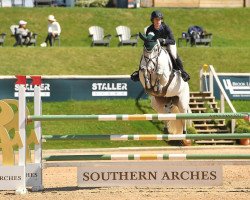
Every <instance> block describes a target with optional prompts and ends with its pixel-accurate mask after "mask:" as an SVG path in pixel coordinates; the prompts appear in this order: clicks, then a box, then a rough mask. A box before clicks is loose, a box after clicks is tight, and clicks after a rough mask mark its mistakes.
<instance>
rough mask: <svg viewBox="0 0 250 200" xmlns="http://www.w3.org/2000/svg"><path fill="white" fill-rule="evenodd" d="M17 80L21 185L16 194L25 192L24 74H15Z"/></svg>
mask: <svg viewBox="0 0 250 200" xmlns="http://www.w3.org/2000/svg"><path fill="white" fill-rule="evenodd" d="M16 77H17V82H16V84H19V88H18V98H19V101H18V110H19V113H18V126H19V134H20V138H21V141H22V145H23V146H22V147H21V148H19V151H18V152H19V161H18V165H19V166H23V174H22V176H23V180H22V181H23V182H22V186H21V187H20V188H18V189H17V190H16V193H17V194H26V193H27V189H26V148H27V146H26V96H25V87H26V76H16Z"/></svg>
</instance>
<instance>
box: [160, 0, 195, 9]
mask: <svg viewBox="0 0 250 200" xmlns="http://www.w3.org/2000/svg"><path fill="white" fill-rule="evenodd" d="M199 2H200V0H155V7H199Z"/></svg>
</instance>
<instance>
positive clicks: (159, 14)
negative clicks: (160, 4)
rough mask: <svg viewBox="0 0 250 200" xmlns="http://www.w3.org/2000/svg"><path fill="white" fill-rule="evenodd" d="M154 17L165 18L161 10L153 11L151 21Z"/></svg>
mask: <svg viewBox="0 0 250 200" xmlns="http://www.w3.org/2000/svg"><path fill="white" fill-rule="evenodd" d="M154 18H160V19H163V14H162V13H161V12H160V11H159V10H155V11H153V12H152V13H151V22H153V20H154Z"/></svg>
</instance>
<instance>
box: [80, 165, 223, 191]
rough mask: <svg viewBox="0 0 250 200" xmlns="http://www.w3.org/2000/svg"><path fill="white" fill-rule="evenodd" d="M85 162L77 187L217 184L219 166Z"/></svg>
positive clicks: (219, 178) (220, 177)
mask: <svg viewBox="0 0 250 200" xmlns="http://www.w3.org/2000/svg"><path fill="white" fill-rule="evenodd" d="M155 163H156V162H133V163H131V162H130V163H129V162H124V163H122V164H114V163H112V162H110V163H105V164H104V163H102V164H95V165H93V163H86V166H84V167H78V170H77V182H78V186H79V187H112V186H147V187H148V186H162V187H164V186H167V187H183V186H184V187H192V186H201V187H202V186H218V185H222V179H223V178H222V175H223V171H222V166H197V165H196V166H191V165H187V166H170V165H168V164H167V162H164V161H163V162H157V165H156V164H155Z"/></svg>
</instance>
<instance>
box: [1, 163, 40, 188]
mask: <svg viewBox="0 0 250 200" xmlns="http://www.w3.org/2000/svg"><path fill="white" fill-rule="evenodd" d="M22 172H23V166H0V190H17V189H18V188H19V187H20V186H22V180H23V176H22ZM41 182H42V174H41V164H39V163H38V164H27V165H26V184H27V187H34V186H38V187H39V186H41Z"/></svg>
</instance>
